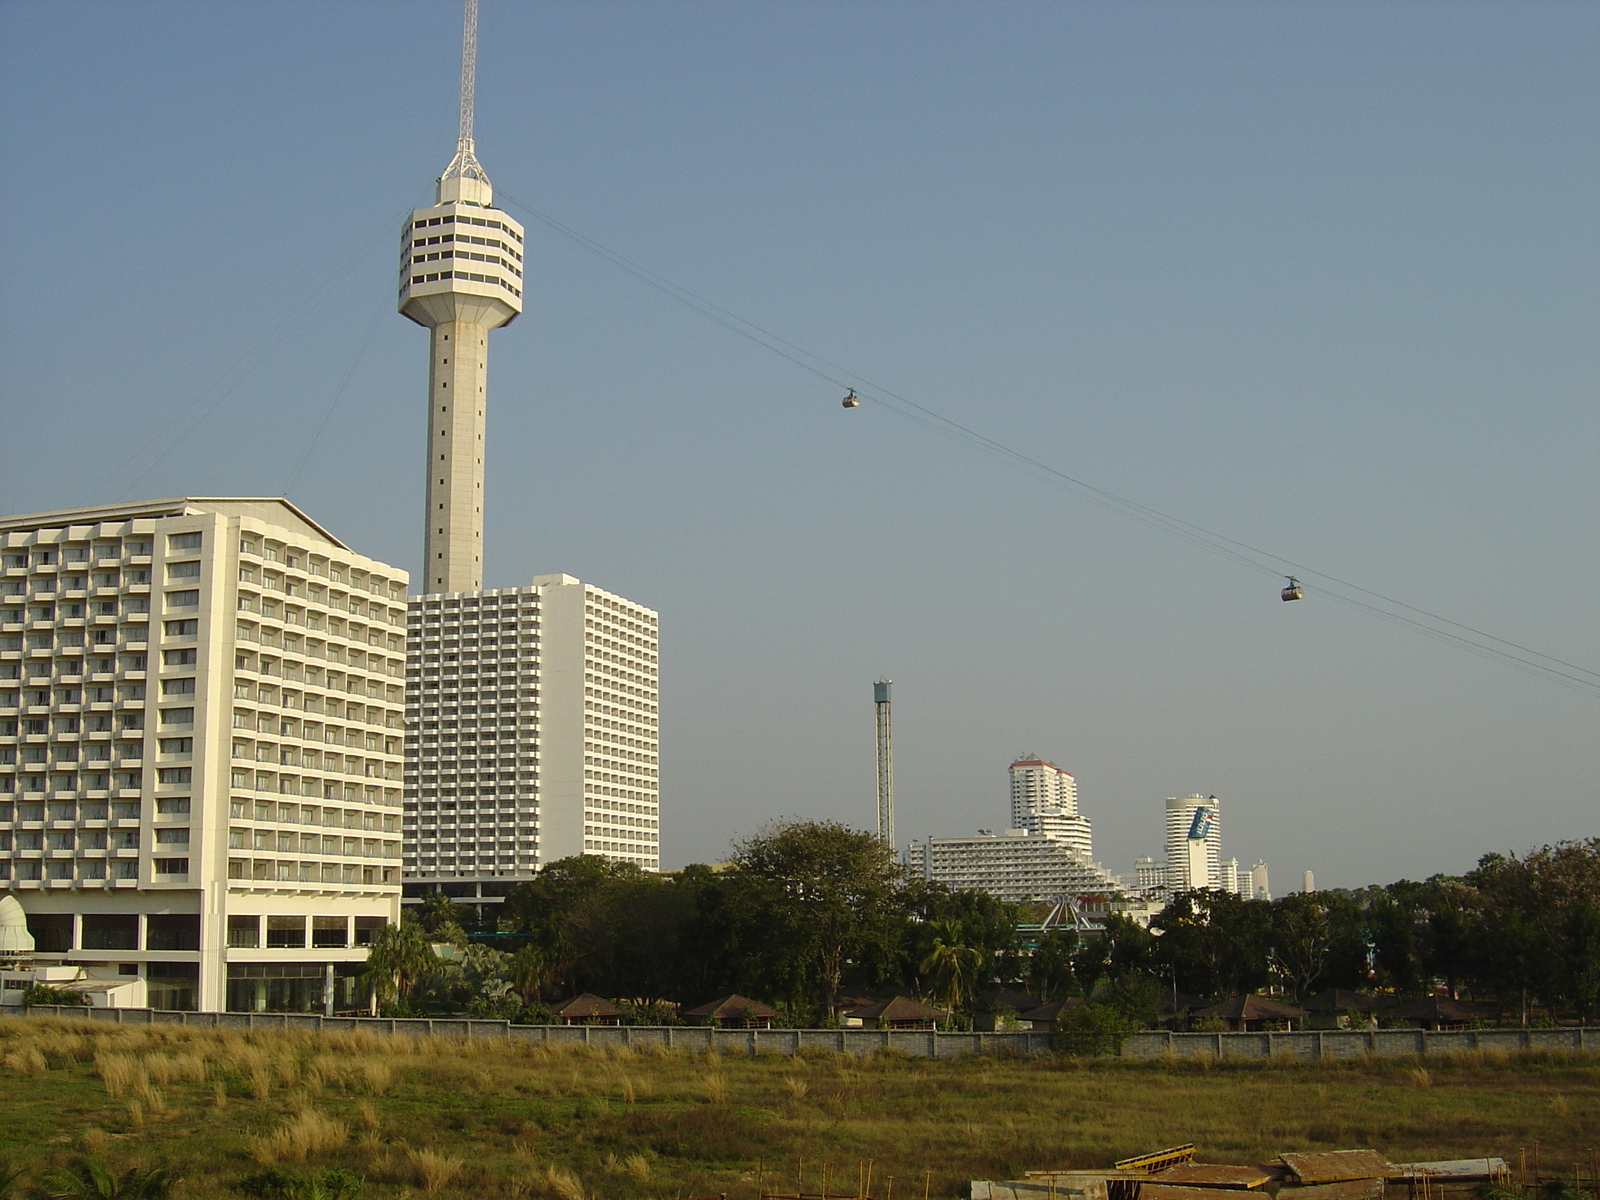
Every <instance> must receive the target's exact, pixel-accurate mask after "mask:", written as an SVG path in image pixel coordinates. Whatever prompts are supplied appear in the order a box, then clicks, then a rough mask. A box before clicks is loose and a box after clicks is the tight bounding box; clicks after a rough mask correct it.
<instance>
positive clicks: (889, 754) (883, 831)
mask: <svg viewBox="0 0 1600 1200" xmlns="http://www.w3.org/2000/svg"><path fill="white" fill-rule="evenodd" d="M890 682H891V681H890V680H888V679H880V680H878V682H877V683H875V684H873V685H872V705H873V708H874V709H876V710H877V717H878V840H879V841H880V842H882V843H883V844H884V845H885V846H888V847H889V848H890V849H891V850H892V849H894V748H893V746H892V744H891V741H890V736H889V734H890V723H889V685H890Z"/></svg>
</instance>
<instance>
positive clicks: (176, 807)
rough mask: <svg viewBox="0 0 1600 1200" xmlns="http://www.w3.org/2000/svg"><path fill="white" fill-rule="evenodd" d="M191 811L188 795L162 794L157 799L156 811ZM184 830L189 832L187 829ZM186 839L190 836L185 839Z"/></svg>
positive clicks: (165, 812) (172, 812)
mask: <svg viewBox="0 0 1600 1200" xmlns="http://www.w3.org/2000/svg"><path fill="white" fill-rule="evenodd" d="M188 811H189V797H188V796H162V797H161V798H160V799H159V800H157V801H156V812H158V813H163V814H169V815H170V814H174V813H186V812H188ZM184 832H187V831H186V830H185V831H184ZM184 840H185V841H187V840H188V838H185V839H184Z"/></svg>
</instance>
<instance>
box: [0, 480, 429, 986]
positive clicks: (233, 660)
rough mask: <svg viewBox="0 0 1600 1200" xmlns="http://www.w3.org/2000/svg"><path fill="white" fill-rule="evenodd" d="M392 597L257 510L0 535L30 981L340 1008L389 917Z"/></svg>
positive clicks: (17, 868)
mask: <svg viewBox="0 0 1600 1200" xmlns="http://www.w3.org/2000/svg"><path fill="white" fill-rule="evenodd" d="M406 582H407V577H406V574H405V572H403V571H400V570H398V569H396V568H394V567H391V566H388V565H387V564H385V563H381V562H376V561H374V560H372V559H369V558H365V557H363V556H361V555H359V554H355V553H353V552H352V551H351V550H350V549H349V547H347V546H345V545H344V544H343V543H342V542H340V541H339V540H338V539H337V538H335V537H333V536H332V535H331V534H329V533H328V532H327V531H326V530H324V529H322V528H321V527H320V526H318V525H317V524H316V523H315V522H314V521H312V520H310V519H309V518H308V517H306V516H305V514H304V513H302V512H300V511H299V510H298V509H297V508H295V507H294V505H292V504H290V503H289V502H288V501H286V500H281V499H195V498H177V499H171V500H160V501H151V502H148V503H141V504H130V505H115V506H106V507H98V508H80V509H69V510H65V511H58V512H48V513H35V514H31V515H27V516H18V517H7V518H0V889H4V892H5V894H8V895H10V896H12V897H14V898H15V899H17V900H18V901H19V902H20V903H21V905H22V908H23V910H24V912H25V914H26V918H27V924H28V928H29V930H30V931H31V932H32V934H33V936H34V941H35V949H36V958H35V961H36V964H38V965H40V966H47V967H49V968H51V969H50V972H49V978H50V979H51V980H52V981H55V980H57V979H60V978H62V976H63V973H64V969H65V968H68V967H74V968H76V971H75V974H76V976H77V979H78V982H79V983H80V984H81V985H82V987H83V988H84V990H86V991H90V992H92V993H94V994H96V995H97V996H98V997H100V998H101V999H105V998H107V997H114V1000H113V1002H114V1003H118V1004H123V1005H134V1006H137V1005H143V1004H149V1005H150V1006H152V1007H157V1008H177V1009H200V1010H203V1011H213V1010H218V1009H223V1008H227V1009H231V1010H272V1011H317V1012H331V1011H336V1010H347V1009H354V1008H358V1007H361V1006H362V1005H363V1004H364V1002H365V987H364V983H363V981H362V980H361V979H360V971H361V968H362V964H363V961H364V959H365V957H366V951H365V949H364V944H365V943H366V942H367V941H369V940H370V939H371V936H372V934H373V931H374V930H376V929H378V928H380V927H381V926H383V925H384V924H386V923H389V922H393V921H395V920H397V919H398V916H399V899H400V866H401V847H400V837H401V820H400V818H401V788H402V782H401V765H402V751H403V738H404V728H403V724H404V720H403V718H404V695H403V687H404V669H405V668H404V663H405V649H404V638H405V613H406V598H405V591H406ZM65 974H67V975H69V976H70V975H73V974H74V972H72V971H65ZM6 998H7V999H13V1000H14V998H15V997H14V996H7V997H6Z"/></svg>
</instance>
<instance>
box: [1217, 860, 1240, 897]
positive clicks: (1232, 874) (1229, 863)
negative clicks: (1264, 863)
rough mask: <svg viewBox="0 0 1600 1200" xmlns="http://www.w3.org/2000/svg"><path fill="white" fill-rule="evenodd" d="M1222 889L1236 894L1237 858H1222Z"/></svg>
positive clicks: (1237, 889)
mask: <svg viewBox="0 0 1600 1200" xmlns="http://www.w3.org/2000/svg"><path fill="white" fill-rule="evenodd" d="M1221 887H1222V890H1223V891H1225V892H1233V893H1234V894H1236V895H1237V894H1238V891H1239V860H1238V859H1237V858H1225V859H1223V860H1222V883H1221Z"/></svg>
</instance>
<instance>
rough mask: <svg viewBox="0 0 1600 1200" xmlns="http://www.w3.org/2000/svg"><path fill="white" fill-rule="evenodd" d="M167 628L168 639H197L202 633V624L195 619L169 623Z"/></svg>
mask: <svg viewBox="0 0 1600 1200" xmlns="http://www.w3.org/2000/svg"><path fill="white" fill-rule="evenodd" d="M166 626H167V636H168V637H195V636H197V635H198V634H199V633H200V622H199V621H197V620H195V619H193V618H190V619H189V620H186V621H168V622H167V623H166ZM190 661H191V662H192V661H193V660H192V659H191V660H190Z"/></svg>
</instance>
